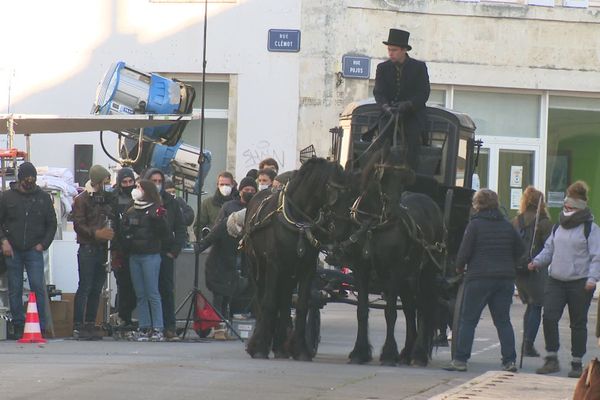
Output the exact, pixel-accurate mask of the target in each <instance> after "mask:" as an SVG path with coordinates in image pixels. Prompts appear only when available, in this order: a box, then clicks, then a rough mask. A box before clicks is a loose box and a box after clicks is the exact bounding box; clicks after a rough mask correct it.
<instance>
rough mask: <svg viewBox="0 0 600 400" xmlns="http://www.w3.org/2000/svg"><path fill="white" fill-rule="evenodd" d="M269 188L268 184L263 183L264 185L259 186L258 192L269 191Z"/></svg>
mask: <svg viewBox="0 0 600 400" xmlns="http://www.w3.org/2000/svg"><path fill="white" fill-rule="evenodd" d="M268 188H269V185H267V184H266V183H263V184H261V185H258V190H259V191H261V190H265V189H268Z"/></svg>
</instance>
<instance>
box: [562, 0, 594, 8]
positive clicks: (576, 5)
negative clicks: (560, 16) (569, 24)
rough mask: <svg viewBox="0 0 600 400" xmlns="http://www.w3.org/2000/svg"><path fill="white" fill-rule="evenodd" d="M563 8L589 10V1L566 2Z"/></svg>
mask: <svg viewBox="0 0 600 400" xmlns="http://www.w3.org/2000/svg"><path fill="white" fill-rule="evenodd" d="M563 6H565V7H574V8H587V7H588V0H564V2H563Z"/></svg>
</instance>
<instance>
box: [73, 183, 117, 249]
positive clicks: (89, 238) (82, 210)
mask: <svg viewBox="0 0 600 400" xmlns="http://www.w3.org/2000/svg"><path fill="white" fill-rule="evenodd" d="M85 189H86V190H85V191H84V192H82V193H80V194H79V195H78V196H77V197H75V201H74V202H73V213H72V217H73V228H74V229H75V232H76V233H77V243H79V244H93V245H105V244H106V242H105V241H98V240H96V231H97V230H98V229H101V228H104V227H105V226H107V224H108V221H110V224H112V226H113V227H114V226H116V222H117V221H116V218H115V212H114V210H113V204H114V203H113V196H114V195H113V194H112V193H107V192H104V191H102V192H96V191H94V189H93V188H92V187H91V185H90V184H89V182H88V183H87V184H86V186H85Z"/></svg>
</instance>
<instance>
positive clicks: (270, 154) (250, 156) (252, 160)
mask: <svg viewBox="0 0 600 400" xmlns="http://www.w3.org/2000/svg"><path fill="white" fill-rule="evenodd" d="M242 157H243V162H244V167H246V168H258V164H259V163H260V162H261V161H262V160H264V159H265V158H274V159H275V161H277V163H278V164H279V170H282V169H284V168H285V152H284V151H283V149H277V148H275V147H274V146H273V145H272V144H271V142H269V141H268V140H261V141H259V142H256V143H255V144H254V145H253V146H252V147H250V148H248V149H246V150H244V152H242Z"/></svg>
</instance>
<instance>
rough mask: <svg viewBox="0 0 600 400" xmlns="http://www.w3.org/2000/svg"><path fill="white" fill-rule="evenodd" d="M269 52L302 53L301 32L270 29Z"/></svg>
mask: <svg viewBox="0 0 600 400" xmlns="http://www.w3.org/2000/svg"><path fill="white" fill-rule="evenodd" d="M267 49H268V50H269V51H283V52H289V53H297V52H299V51H300V31H299V30H297V29H269V41H268V43H267Z"/></svg>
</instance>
